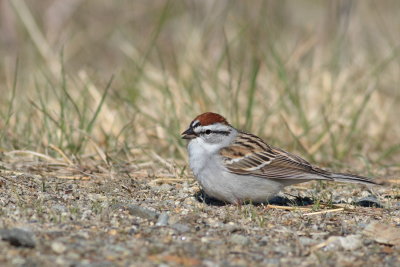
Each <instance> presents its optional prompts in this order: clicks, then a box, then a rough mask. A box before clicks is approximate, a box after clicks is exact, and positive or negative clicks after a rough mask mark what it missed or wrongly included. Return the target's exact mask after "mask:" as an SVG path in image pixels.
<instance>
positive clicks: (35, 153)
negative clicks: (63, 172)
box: [4, 150, 62, 163]
mask: <svg viewBox="0 0 400 267" xmlns="http://www.w3.org/2000/svg"><path fill="white" fill-rule="evenodd" d="M4 154H5V155H7V156H13V155H16V154H27V155H32V156H35V157H38V158H42V159H45V160H47V161H49V162H54V163H61V162H62V161H60V160H58V159H55V158H52V157H50V156H48V155H45V154H42V153H39V152H35V151H30V150H13V151H9V152H5V153H4Z"/></svg>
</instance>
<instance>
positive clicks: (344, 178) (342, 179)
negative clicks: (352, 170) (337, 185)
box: [331, 173, 379, 185]
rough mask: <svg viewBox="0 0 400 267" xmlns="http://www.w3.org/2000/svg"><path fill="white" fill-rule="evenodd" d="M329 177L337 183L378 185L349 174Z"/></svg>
mask: <svg viewBox="0 0 400 267" xmlns="http://www.w3.org/2000/svg"><path fill="white" fill-rule="evenodd" d="M331 177H332V179H333V180H334V181H337V182H346V183H361V184H373V185H377V184H379V183H377V182H376V181H374V180H373V179H372V178H368V177H364V176H359V175H354V174H349V173H332V176H331Z"/></svg>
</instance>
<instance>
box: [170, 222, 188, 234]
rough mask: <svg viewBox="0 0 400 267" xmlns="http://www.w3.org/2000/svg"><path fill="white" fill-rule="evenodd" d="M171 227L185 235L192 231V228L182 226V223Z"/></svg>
mask: <svg viewBox="0 0 400 267" xmlns="http://www.w3.org/2000/svg"><path fill="white" fill-rule="evenodd" d="M171 227H172V228H173V229H175V230H177V231H178V232H180V233H185V232H188V231H190V227H189V226H187V225H186V224H182V223H175V224H173V225H171Z"/></svg>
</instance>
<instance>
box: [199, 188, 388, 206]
mask: <svg viewBox="0 0 400 267" xmlns="http://www.w3.org/2000/svg"><path fill="white" fill-rule="evenodd" d="M194 197H195V198H196V199H197V200H198V201H199V202H202V203H205V204H207V205H209V206H219V207H220V206H225V205H229V203H226V202H223V201H220V200H218V199H215V198H212V197H210V196H208V195H207V194H206V193H205V192H204V191H203V190H199V191H198V192H196V193H195V194H194ZM341 203H344V202H342V201H338V202H334V203H332V204H341ZM245 204H252V205H255V206H258V205H263V204H264V205H265V204H269V205H278V206H297V207H302V206H309V205H314V204H315V201H314V200H313V199H312V198H310V197H300V196H294V198H293V196H292V198H287V197H285V196H276V197H274V198H272V199H270V200H269V201H266V202H263V203H251V202H248V203H245ZM346 204H347V203H346ZM352 205H354V206H359V207H374V208H383V207H384V206H383V205H382V204H381V203H379V201H377V199H375V198H372V197H367V198H361V199H358V200H356V201H354V202H353V203H352Z"/></svg>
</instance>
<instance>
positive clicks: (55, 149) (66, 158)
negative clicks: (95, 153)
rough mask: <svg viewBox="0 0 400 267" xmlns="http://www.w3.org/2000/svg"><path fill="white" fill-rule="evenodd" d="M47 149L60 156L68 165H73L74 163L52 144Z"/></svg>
mask: <svg viewBox="0 0 400 267" xmlns="http://www.w3.org/2000/svg"><path fill="white" fill-rule="evenodd" d="M49 147H50V148H51V149H53V150H54V151H56V152H57V153H58V154H60V155H61V157H62V158H63V159H64V160H65V161H66V162H67V163H68V164H69V165H74V163H73V162H72V161H71V160H70V159H69V158H68V157H67V155H65V153H64V152H63V151H62V150H61V149H60V148H58V147H56V146H55V145H53V144H50V145H49Z"/></svg>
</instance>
